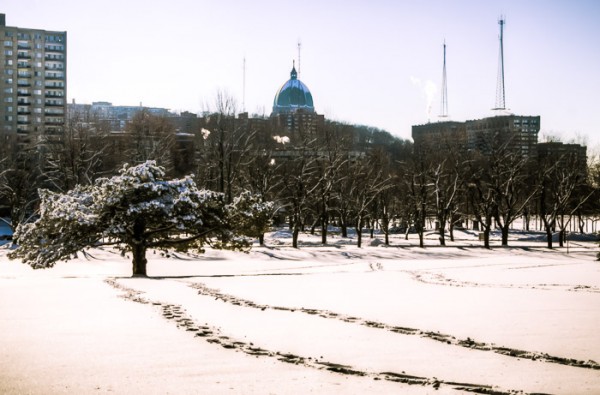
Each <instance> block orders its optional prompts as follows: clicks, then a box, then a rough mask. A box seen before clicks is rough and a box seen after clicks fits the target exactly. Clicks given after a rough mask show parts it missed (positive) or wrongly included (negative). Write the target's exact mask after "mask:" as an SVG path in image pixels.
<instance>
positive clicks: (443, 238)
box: [438, 221, 446, 246]
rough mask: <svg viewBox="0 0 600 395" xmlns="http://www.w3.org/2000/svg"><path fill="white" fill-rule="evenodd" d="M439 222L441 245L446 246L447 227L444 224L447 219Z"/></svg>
mask: <svg viewBox="0 0 600 395" xmlns="http://www.w3.org/2000/svg"><path fill="white" fill-rule="evenodd" d="M439 222H440V224H439V228H438V231H439V234H440V245H441V246H445V245H446V234H445V233H446V227H445V226H444V225H445V222H446V221H444V222H442V221H439Z"/></svg>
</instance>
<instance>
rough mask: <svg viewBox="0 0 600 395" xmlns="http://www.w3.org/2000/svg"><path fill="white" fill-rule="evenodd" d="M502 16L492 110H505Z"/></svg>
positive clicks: (499, 21)
mask: <svg viewBox="0 0 600 395" xmlns="http://www.w3.org/2000/svg"><path fill="white" fill-rule="evenodd" d="M505 23H506V20H505V19H504V16H500V19H499V20H498V24H499V25H500V54H499V56H498V81H497V84H496V107H495V108H492V110H506V93H505V91H504V41H503V39H504V37H503V34H504V24H505Z"/></svg>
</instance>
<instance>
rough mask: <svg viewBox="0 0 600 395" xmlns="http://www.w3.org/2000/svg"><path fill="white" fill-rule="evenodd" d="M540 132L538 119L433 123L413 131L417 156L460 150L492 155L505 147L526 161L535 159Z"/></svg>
mask: <svg viewBox="0 0 600 395" xmlns="http://www.w3.org/2000/svg"><path fill="white" fill-rule="evenodd" d="M539 131H540V117H539V116H522V115H501V116H495V117H488V118H482V119H476V120H469V121H466V122H454V121H446V122H434V123H428V124H424V125H415V126H413V127H412V138H413V141H414V148H415V152H425V151H428V150H429V151H435V150H444V149H448V148H450V147H456V148H458V149H459V150H463V151H465V152H466V151H471V152H476V151H477V152H480V153H482V154H484V155H485V154H489V153H490V152H491V151H492V150H493V149H495V148H498V147H499V146H506V147H507V148H508V149H510V150H511V151H513V152H516V153H519V154H520V155H523V156H525V157H530V158H535V157H536V155H537V148H536V147H537V140H538V133H539Z"/></svg>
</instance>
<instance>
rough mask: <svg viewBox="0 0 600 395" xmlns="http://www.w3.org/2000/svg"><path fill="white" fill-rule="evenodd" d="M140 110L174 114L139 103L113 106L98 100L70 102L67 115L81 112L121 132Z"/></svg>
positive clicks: (167, 114) (114, 130) (112, 130)
mask: <svg viewBox="0 0 600 395" xmlns="http://www.w3.org/2000/svg"><path fill="white" fill-rule="evenodd" d="M142 110H144V111H147V112H148V113H150V114H152V115H156V116H164V117H171V116H174V114H172V113H171V112H169V110H168V109H166V108H160V107H144V106H142V105H141V103H140V105H139V106H114V105H113V104H112V103H110V102H105V101H98V102H93V103H92V104H76V103H71V104H69V105H68V111H69V116H70V117H71V118H75V117H77V116H78V115H81V114H86V115H89V116H90V118H93V119H95V120H96V121H97V122H99V123H101V124H103V125H106V128H107V129H108V130H110V131H111V132H122V131H123V130H125V127H126V126H127V123H128V122H130V121H131V120H132V119H133V117H134V116H135V114H137V113H138V112H140V111H142Z"/></svg>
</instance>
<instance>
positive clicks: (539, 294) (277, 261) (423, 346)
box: [0, 231, 600, 394]
mask: <svg viewBox="0 0 600 395" xmlns="http://www.w3.org/2000/svg"><path fill="white" fill-rule="evenodd" d="M457 236H458V237H457V241H455V242H449V243H448V244H449V246H448V247H439V246H437V245H436V244H437V238H436V236H435V235H434V234H432V235H430V239H429V240H428V242H427V244H428V248H426V249H420V248H418V247H415V244H416V240H415V239H414V238H413V237H412V235H411V239H410V240H408V241H405V240H404V238H403V237H400V236H398V237H394V238H392V246H391V247H386V246H383V245H378V243H371V244H369V242H370V241H371V240H370V239H368V238H365V240H364V241H365V244H366V246H365V247H363V248H361V249H358V248H356V247H355V246H354V245H353V244H354V243H355V240H348V239H342V238H340V237H333V238H331V239H330V245H328V246H322V245H320V244H319V240H320V238H319V237H318V236H310V235H302V236H301V241H302V243H301V248H300V249H293V248H291V247H290V244H291V239H290V237H289V234H288V233H287V232H284V231H279V232H274V233H272V234H270V235H268V237H267V239H266V244H267V247H258V246H255V247H254V248H253V249H252V251H251V252H250V253H248V254H244V253H239V252H228V251H212V250H208V251H207V253H206V254H203V255H194V254H173V255H172V256H170V257H163V256H161V255H160V254H153V255H150V256H149V261H150V263H149V266H148V273H149V276H150V278H131V277H130V275H131V267H130V262H129V260H128V259H126V258H122V257H121V256H120V255H119V254H118V253H116V252H115V251H113V250H110V249H102V250H100V249H96V250H91V251H90V252H89V254H88V255H83V254H80V255H79V257H78V258H77V259H74V260H72V261H69V262H62V263H59V264H57V266H56V267H54V268H52V269H48V270H38V271H33V270H32V269H30V268H29V267H28V266H25V265H23V264H21V263H20V262H16V261H9V260H8V259H7V258H6V253H7V248H8V246H6V245H5V246H4V247H0V393H2V394H30V393H31V394H88V393H93V394H102V393H112V394H167V393H170V394H193V393H198V394H230V393H231V394H305V393H311V392H312V393H319V394H365V393H369V394H371V393H373V394H375V393H377V394H388V393H399V394H430V393H435V394H458V393H473V392H476V393H494V394H496V393H499V394H502V393H521V392H523V393H551V394H600V365H599V364H598V362H600V335H599V331H598V328H599V327H600V262H597V261H595V254H596V252H597V251H598V246H597V244H596V243H594V242H593V241H570V242H569V246H568V250H567V247H565V248H561V249H555V250H552V251H550V250H547V249H546V248H544V247H545V242H544V241H543V240H539V237H537V236H535V235H533V236H532V235H528V234H518V235H515V236H513V237H512V238H511V240H510V242H509V244H510V247H507V248H502V247H500V246H499V243H498V241H497V239H496V240H495V241H494V242H493V243H492V247H493V249H492V250H491V251H488V250H485V249H483V248H481V246H480V245H481V243H480V242H479V241H477V240H476V235H475V234H473V233H467V232H459V233H457Z"/></svg>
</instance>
